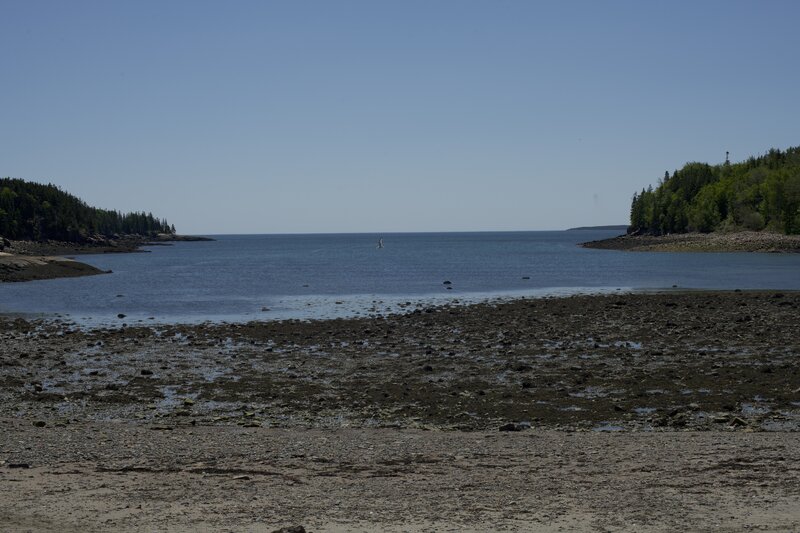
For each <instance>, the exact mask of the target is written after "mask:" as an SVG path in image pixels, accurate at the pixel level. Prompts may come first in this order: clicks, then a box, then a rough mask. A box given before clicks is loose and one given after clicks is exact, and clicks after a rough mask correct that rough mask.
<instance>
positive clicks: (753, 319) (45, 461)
mask: <svg viewBox="0 0 800 533" xmlns="http://www.w3.org/2000/svg"><path fill="white" fill-rule="evenodd" d="M798 310H800V293H797V292H776V291H753V292H701V291H697V292H686V293H677V292H675V293H659V294H641V293H639V294H615V295H608V296H573V297H567V298H547V299H519V300H514V301H511V302H507V303H501V304H497V303H486V304H477V305H471V306H465V307H448V306H443V307H436V308H427V309H421V310H418V311H415V312H413V313H409V314H405V315H391V316H388V317H379V318H364V319H337V320H323V321H312V322H301V321H291V320H290V321H283V322H252V323H248V324H218V325H213V324H203V325H198V326H181V325H172V326H169V325H160V326H150V327H139V326H137V327H117V328H109V329H82V328H80V327H77V326H75V325H72V324H69V323H64V322H58V321H52V320H48V321H39V320H36V321H27V320H22V319H11V318H0V342H1V343H2V345H3V347H4V349H3V350H2V352H0V368H3V372H2V373H1V374H0V395H2V396H1V398H2V401H1V402H0V450H3V451H4V452H3V453H4V455H3V456H2V457H0V461H2V462H3V463H2V466H0V501H2V502H3V504H4V505H3V507H4V514H2V516H0V524H3V519H4V518H5V520H6V522H5V525H7V526H9V527H10V526H19V527H22V526H25V525H27V524H37V525H39V527H40V528H43V529H42V530H48V528H49V527H51V526H50V525H49V524H51V523H52V524H59V525H60V526H61V528H62V529H61V530H63V527H64V525H67V526H74V527H79V526H83V527H84V529H86V528H87V527H88V529H108V528H111V529H123V530H124V529H132V528H143V527H145V526H146V528H148V529H154V530H163V529H168V528H178V529H186V528H189V527H195V526H197V525H198V524H201V525H202V526H203V527H208V528H211V529H214V528H219V527H223V526H224V527H235V528H242V529H246V528H248V527H253V526H254V525H256V524H262V525H263V524H268V525H270V526H272V525H274V526H275V527H276V528H277V527H280V526H286V525H294V524H305V526H306V527H308V528H309V529H313V530H314V531H336V530H337V529H336V528H337V527H338V528H339V529H338V530H353V531H358V530H363V531H369V530H376V529H380V530H390V531H391V527H392V525H393V524H403V529H404V530H410V531H414V530H415V528H417V529H416V530H418V531H423V530H425V527H426V525H428V526H430V525H431V524H433V525H440V526H442V527H449V528H451V529H453V528H459V527H458V526H459V525H460V526H461V527H460V528H459V529H462V530H466V531H469V530H470V528H472V529H473V530H476V531H480V530H490V529H493V528H495V529H496V528H497V527H506V528H510V529H514V528H522V527H528V526H530V525H531V524H534V525H535V524H544V525H546V524H552V523H553V520H556V519H557V518H558V517H560V519H563V520H564V522H563V525H570V524H572V525H573V526H575V524H584V527H583V529H597V528H599V527H600V526H603V525H608V526H609V527H610V526H611V525H613V524H619V523H623V524H625V523H626V524H630V523H633V522H634V521H637V520H640V519H641V517H642V516H645V515H646V516H647V517H649V518H648V520H652V521H653V524H657V525H658V526H659V528H660V529H664V528H666V529H671V530H686V529H705V528H706V526H707V528H713V527H718V526H719V525H720V524H728V525H730V527H731V528H732V529H742V527H743V526H744V525H754V526H765V527H767V528H768V529H769V528H771V529H773V530H779V529H784V530H792V529H797V527H798V526H800V513H798V511H797V510H798V509H800V488H799V487H800V471H798V470H797V469H788V468H787V466H786V465H791V464H795V463H796V462H797V461H800V455H799V454H800V433H797V431H798V429H800V404H798V402H800V389H798V388H797V379H798V368H797V364H796V363H797V362H796V357H797V354H798V353H800V344H798V339H800V329H799V328H800V326H799V325H798V323H797V320H796V317H797V313H798ZM593 430H594V431H593ZM665 432H666V433H669V435H668V436H667V435H664V433H665ZM687 432H688V433H687ZM654 449H658V453H653V450H654ZM11 465H15V468H11ZM610 465H613V466H610ZM743 475H746V478H745V479H746V480H747V483H744V484H743V483H742V478H741V476H743ZM587 476H588V477H589V478H594V477H597V479H598V485H597V486H598V487H608V488H609V490H599V489H595V490H593V491H586V490H578V489H576V487H577V486H578V485H580V486H581V487H582V486H583V485H582V484H583V483H585V480H586V479H587ZM600 480H602V483H600ZM6 481H8V482H6ZM11 481H14V482H13V483H12V482H11ZM700 482H702V483H705V484H706V485H704V487H705V488H704V489H703V490H704V491H705V492H704V493H706V494H707V495H708V498H707V499H704V500H702V501H697V502H695V505H694V506H692V507H691V508H686V506H685V499H684V498H683V497H681V494H682V493H683V492H684V491H685V490H690V488H691V487H694V486H696V484H697V483H700ZM409 484H411V485H409ZM412 485H413V487H414V489H413V490H406V489H404V487H406V488H407V487H409V486H412ZM98 486H104V487H108V490H104V491H97V490H96V487H98ZM43 487H45V488H46V490H45V492H44V494H50V493H52V494H53V495H54V496H53V497H46V496H41V495H40V496H38V497H34V495H35V494H38V493H40V492H41V491H42V490H43ZM354 487H359V489H358V490H355V489H354ZM454 488H458V489H459V490H458V491H454V490H453V489H454ZM362 489H363V491H366V492H368V493H369V494H370V497H369V498H365V496H364V492H363V491H362ZM37 491H38V492H37ZM619 494H623V495H624V503H623V502H622V501H621V500H620V498H619ZM333 495H335V496H333ZM434 495H435V497H434ZM542 498H544V500H542ZM744 498H746V500H747V502H748V505H747V506H742V505H741V501H743V499H744ZM165 501H167V502H170V504H169V505H164V504H162V503H159V502H165ZM197 501H202V502H204V505H203V506H200V507H198V506H197V505H196V502H197ZM512 501H513V502H515V503H514V504H513V505H512V504H510V503H509V502H512ZM234 502H238V503H234ZM465 502H468V503H469V505H465ZM509 506H512V507H511V509H512V511H513V512H511V511H510V510H509ZM554 509H558V510H559V512H558V513H557V514H556V515H553V514H552V512H553V510H554ZM208 510H213V511H214V512H207V511H208ZM521 510H524V511H525V512H524V515H523V514H520V513H521ZM107 520H110V521H107ZM587 520H590V521H591V523H592V524H594V525H595V526H597V527H594V528H592V527H588V525H586V524H588V522H586V521H587ZM576 521H577V522H576ZM556 523H557V524H558V523H560V522H556ZM526 524H527V526H526ZM495 526H496V527H495ZM52 527H53V529H55V526H52ZM645 529H646V528H645ZM631 530H641V529H637V528H633V529H631Z"/></svg>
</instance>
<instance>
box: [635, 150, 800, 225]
mask: <svg viewBox="0 0 800 533" xmlns="http://www.w3.org/2000/svg"><path fill="white" fill-rule="evenodd" d="M739 230H754V231H760V230H768V231H774V232H779V233H786V234H792V233H795V234H796V233H800V146H797V147H794V148H789V149H787V150H785V151H781V150H778V149H774V148H773V149H771V150H769V151H768V152H767V153H766V154H765V155H763V156H760V157H750V158H749V159H747V160H746V161H742V162H741V163H733V164H732V163H729V162H728V161H726V162H725V163H722V164H719V165H708V164H706V163H687V164H686V165H685V166H684V167H683V168H682V169H680V170H676V171H675V172H673V173H672V175H671V176H670V175H669V172H666V173H664V178H663V179H662V180H659V182H658V186H657V187H656V188H655V189H653V187H652V186H650V187H648V188H647V189H642V192H640V193H637V194H634V195H633V202H632V203H631V225H630V228H629V229H628V232H629V233H647V234H653V235H663V234H668V233H685V232H690V231H699V232H706V233H707V232H712V231H739Z"/></svg>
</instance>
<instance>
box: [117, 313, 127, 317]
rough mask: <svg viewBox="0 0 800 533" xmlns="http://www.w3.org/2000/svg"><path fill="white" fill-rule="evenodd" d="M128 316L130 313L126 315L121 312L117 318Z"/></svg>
mask: <svg viewBox="0 0 800 533" xmlns="http://www.w3.org/2000/svg"><path fill="white" fill-rule="evenodd" d="M126 316H128V315H126V314H124V313H120V314H118V315H117V318H125V317H126Z"/></svg>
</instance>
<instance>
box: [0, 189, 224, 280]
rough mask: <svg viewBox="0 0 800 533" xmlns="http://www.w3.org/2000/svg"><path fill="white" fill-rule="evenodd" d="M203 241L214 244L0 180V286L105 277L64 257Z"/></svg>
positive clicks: (146, 218) (140, 215)
mask: <svg viewBox="0 0 800 533" xmlns="http://www.w3.org/2000/svg"><path fill="white" fill-rule="evenodd" d="M203 240H213V239H209V238H206V237H192V236H187V235H178V234H177V233H176V231H175V226H174V225H172V224H169V223H168V222H167V220H166V219H160V218H158V217H155V216H153V214H152V213H145V212H137V213H121V212H119V211H112V210H108V209H99V208H96V207H91V206H89V205H87V204H86V203H85V202H84V201H83V200H81V199H80V198H78V197H76V196H73V195H71V194H69V193H67V192H64V191H62V190H61V189H60V188H58V187H56V186H55V185H52V184H47V185H44V184H41V183H36V182H30V181H25V180H21V179H13V178H0V282H9V281H32V280H39V279H53V278H62V277H76V276H91V275H96V274H103V273H105V272H103V271H101V270H99V269H97V268H95V267H93V266H91V265H87V264H85V263H81V262H79V261H76V260H74V259H71V258H65V257H63V256H72V255H81V254H103V253H130V252H138V251H141V250H140V247H142V246H146V245H154V244H165V245H166V244H169V243H171V242H176V241H203Z"/></svg>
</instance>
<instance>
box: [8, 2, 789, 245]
mask: <svg viewBox="0 0 800 533" xmlns="http://www.w3.org/2000/svg"><path fill="white" fill-rule="evenodd" d="M798 21H800V2H797V1H796V0H792V1H769V0H762V1H751V2H741V1H691V2H688V1H687V2H678V1H670V2H660V1H641V0H639V1H631V2H619V1H602V2H600V1H590V2H567V1H565V2H556V1H553V2H536V1H533V0H530V1H504V0H486V1H482V2H475V1H453V2H448V1H429V0H426V1H412V0H402V1H399V0H398V1H394V2H388V1H363V2H355V1H346V0H343V1H319V2H310V1H288V0H287V1H285V2H267V1H252V2H245V1H230V2H222V1H215V2H205V1H197V0H192V1H185V2H184V1H157V2H148V1H141V0H137V1H130V2H121V1H112V2H108V1H94V2H84V1H75V0H71V1H68V2H65V1H60V0H59V1H52V2H47V1H41V0H37V1H28V0H25V1H9V0H2V1H0V175H3V176H12V177H19V178H25V179H30V180H36V181H43V182H52V183H55V184H57V185H59V186H60V187H62V188H63V189H65V190H67V191H69V192H72V193H74V194H76V195H78V196H80V197H81V198H83V199H84V200H86V201H87V202H88V203H90V204H92V205H97V206H101V207H107V208H114V209H119V210H126V211H127V210H147V211H152V212H153V213H154V214H156V215H157V216H166V217H167V218H168V219H169V220H170V221H171V222H173V223H174V224H175V225H176V226H177V227H178V230H179V231H180V232H182V233H283V232H339V231H341V232H351V231H364V232H389V231H448V230H528V229H531V230H534V229H561V228H566V227H570V226H577V225H596V224H612V223H626V222H627V217H628V210H629V202H630V197H631V195H632V193H633V192H634V191H636V190H638V189H641V188H642V187H643V186H646V185H647V184H649V183H655V182H656V180H657V179H658V178H659V177H661V176H663V174H664V171H665V170H670V171H671V170H673V169H675V168H679V167H680V166H682V165H683V164H684V163H685V162H687V161H708V162H720V161H722V160H724V157H725V151H726V150H729V151H730V152H731V158H732V159H733V160H740V159H743V158H746V157H747V156H749V155H751V154H753V155H756V154H759V153H762V152H764V151H766V150H767V149H768V148H770V147H778V148H786V147H788V146H794V145H798V144H800V128H799V126H798V125H799V124H800V120H799V119H800V97H799V96H798V95H800V59H799V58H798V53H800V31H798Z"/></svg>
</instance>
